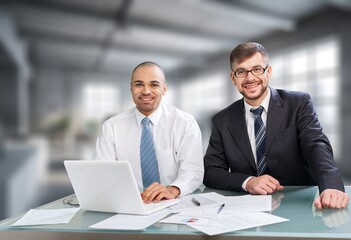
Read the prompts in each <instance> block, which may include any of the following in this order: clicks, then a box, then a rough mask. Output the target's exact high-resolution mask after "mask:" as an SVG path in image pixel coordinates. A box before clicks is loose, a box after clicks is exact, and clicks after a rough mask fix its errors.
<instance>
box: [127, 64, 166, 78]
mask: <svg viewBox="0 0 351 240" xmlns="http://www.w3.org/2000/svg"><path fill="white" fill-rule="evenodd" d="M144 66H156V67H158V68H160V69H161V70H162V68H161V66H160V65H159V64H157V63H155V62H152V61H145V62H142V63H140V64H138V66H136V67H135V68H134V69H133V71H132V75H133V73H134V72H135V71H136V70H137V69H138V68H140V67H144Z"/></svg>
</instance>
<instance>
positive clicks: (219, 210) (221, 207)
mask: <svg viewBox="0 0 351 240" xmlns="http://www.w3.org/2000/svg"><path fill="white" fill-rule="evenodd" d="M224 206H225V204H224V203H223V204H222V205H221V206H220V207H219V209H218V211H217V214H219V213H220V212H221V211H222V210H223V208H224Z"/></svg>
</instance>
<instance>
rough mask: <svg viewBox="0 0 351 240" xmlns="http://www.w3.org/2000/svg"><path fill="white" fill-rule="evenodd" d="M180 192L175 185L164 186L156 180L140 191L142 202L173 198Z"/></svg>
mask: <svg viewBox="0 0 351 240" xmlns="http://www.w3.org/2000/svg"><path fill="white" fill-rule="evenodd" d="M179 194H180V190H179V188H177V187H176V186H168V187H165V186H163V185H161V184H159V183H158V182H154V183H153V184H151V185H150V186H149V187H147V188H146V189H145V190H144V192H142V193H141V198H142V199H143V202H144V203H150V202H159V201H160V200H161V199H163V198H164V199H174V198H176V197H178V196H179Z"/></svg>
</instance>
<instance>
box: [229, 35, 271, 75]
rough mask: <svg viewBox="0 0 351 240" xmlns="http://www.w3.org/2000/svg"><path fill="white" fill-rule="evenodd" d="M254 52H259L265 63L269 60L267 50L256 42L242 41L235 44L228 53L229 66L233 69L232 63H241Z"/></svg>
mask: <svg viewBox="0 0 351 240" xmlns="http://www.w3.org/2000/svg"><path fill="white" fill-rule="evenodd" d="M256 53H261V54H262V56H263V57H264V58H265V59H266V61H267V64H268V62H269V56H268V52H267V50H266V49H265V48H264V47H263V46H262V45H261V44H260V43H257V42H247V43H242V44H239V45H238V46H236V47H235V48H234V49H233V51H232V52H231V53H230V60H229V64H230V68H231V69H232V70H233V67H232V64H233V63H234V62H235V61H237V62H238V63H242V62H243V61H245V60H246V59H248V58H250V57H252V56H253V55H255V54H256Z"/></svg>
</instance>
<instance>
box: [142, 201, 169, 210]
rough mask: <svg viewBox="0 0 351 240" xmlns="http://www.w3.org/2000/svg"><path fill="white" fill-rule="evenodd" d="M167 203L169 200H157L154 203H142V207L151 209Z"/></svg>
mask: <svg viewBox="0 0 351 240" xmlns="http://www.w3.org/2000/svg"><path fill="white" fill-rule="evenodd" d="M168 203H169V201H165V200H164V201H159V202H157V203H154V202H151V203H144V207H145V210H149V209H153V208H156V207H159V206H162V205H165V204H168Z"/></svg>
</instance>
